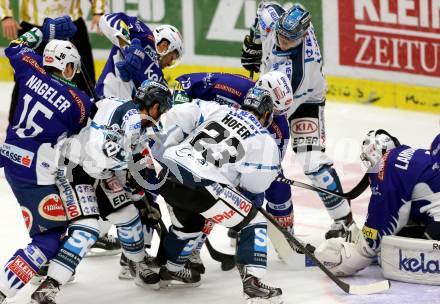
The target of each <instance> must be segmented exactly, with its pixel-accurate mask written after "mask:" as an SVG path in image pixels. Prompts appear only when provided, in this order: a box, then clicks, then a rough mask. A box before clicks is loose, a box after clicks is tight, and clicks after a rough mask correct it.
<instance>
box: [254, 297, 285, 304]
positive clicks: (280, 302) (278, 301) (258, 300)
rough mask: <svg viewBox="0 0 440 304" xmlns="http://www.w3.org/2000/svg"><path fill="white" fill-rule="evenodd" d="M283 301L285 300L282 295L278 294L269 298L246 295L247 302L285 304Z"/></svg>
mask: <svg viewBox="0 0 440 304" xmlns="http://www.w3.org/2000/svg"><path fill="white" fill-rule="evenodd" d="M283 303H284V301H283V299H282V297H281V296H276V297H273V298H269V299H264V298H248V297H246V304H283Z"/></svg>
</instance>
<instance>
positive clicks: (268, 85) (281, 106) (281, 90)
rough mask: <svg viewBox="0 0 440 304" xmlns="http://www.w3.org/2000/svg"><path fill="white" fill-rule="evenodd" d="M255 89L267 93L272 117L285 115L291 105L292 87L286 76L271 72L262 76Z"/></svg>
mask: <svg viewBox="0 0 440 304" xmlns="http://www.w3.org/2000/svg"><path fill="white" fill-rule="evenodd" d="M255 87H259V88H262V89H265V90H267V91H269V93H270V96H271V98H272V101H273V106H274V110H273V112H274V115H283V114H285V113H286V112H287V111H288V110H289V108H290V107H291V106H292V104H293V92H292V85H291V84H290V80H289V78H288V77H287V75H286V74H284V73H282V72H280V71H271V72H269V73H266V74H264V75H262V76H261V77H260V79H258V81H257V83H256V84H255Z"/></svg>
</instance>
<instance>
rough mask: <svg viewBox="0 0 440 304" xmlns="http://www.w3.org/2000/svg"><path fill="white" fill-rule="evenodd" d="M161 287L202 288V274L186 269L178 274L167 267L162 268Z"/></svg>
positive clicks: (160, 273)
mask: <svg viewBox="0 0 440 304" xmlns="http://www.w3.org/2000/svg"><path fill="white" fill-rule="evenodd" d="M159 275H160V286H161V287H164V288H179V287H197V286H200V284H201V282H200V273H198V272H197V271H195V270H193V269H189V268H187V267H184V268H183V269H182V270H180V271H178V272H173V271H170V270H168V269H167V268H166V267H165V266H163V267H161V268H160V272H159Z"/></svg>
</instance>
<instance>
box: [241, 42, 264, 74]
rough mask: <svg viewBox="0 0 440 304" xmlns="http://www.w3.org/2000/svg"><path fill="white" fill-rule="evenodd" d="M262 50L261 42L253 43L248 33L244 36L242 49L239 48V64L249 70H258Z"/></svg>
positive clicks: (256, 71)
mask: <svg viewBox="0 0 440 304" xmlns="http://www.w3.org/2000/svg"><path fill="white" fill-rule="evenodd" d="M262 56H263V50H262V46H261V44H258V43H254V42H253V41H252V40H251V37H250V36H249V35H246V37H244V41H243V49H242V50H241V65H242V66H243V67H244V68H245V69H246V70H248V71H249V72H255V73H258V72H259V71H260V65H261V57H262Z"/></svg>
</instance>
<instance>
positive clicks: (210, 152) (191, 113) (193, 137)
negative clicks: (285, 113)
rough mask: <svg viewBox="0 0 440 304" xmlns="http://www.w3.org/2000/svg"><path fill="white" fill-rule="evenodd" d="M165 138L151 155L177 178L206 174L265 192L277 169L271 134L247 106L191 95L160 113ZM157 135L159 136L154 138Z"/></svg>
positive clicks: (205, 176)
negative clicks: (232, 106) (237, 107)
mask: <svg viewBox="0 0 440 304" xmlns="http://www.w3.org/2000/svg"><path fill="white" fill-rule="evenodd" d="M161 122H162V125H163V127H164V128H163V130H162V132H161V133H160V134H159V137H161V136H163V138H164V140H163V141H162V142H161V143H157V144H155V145H154V146H153V148H152V153H153V156H154V157H155V158H156V159H157V160H158V161H159V162H161V163H162V164H165V165H166V166H167V167H168V169H170V170H171V172H173V174H174V175H175V176H176V177H177V178H178V179H179V177H182V179H185V177H183V176H179V174H180V173H181V172H182V170H181V169H182V168H183V171H185V172H190V173H191V174H192V178H193V179H194V180H193V181H190V182H197V181H204V180H210V181H214V182H218V183H221V184H226V185H229V186H232V187H237V186H239V187H241V188H243V189H245V190H247V191H250V192H253V193H261V192H264V191H265V190H266V189H267V188H268V187H269V185H270V184H271V183H272V181H273V180H274V179H275V177H276V176H277V175H278V172H279V169H280V156H279V151H278V148H277V145H276V143H275V141H274V139H273V138H272V137H271V136H270V135H269V133H268V132H267V130H266V129H265V128H264V127H262V126H261V124H260V123H259V122H258V120H257V118H256V117H255V116H253V115H252V114H250V113H249V112H246V111H243V110H239V109H232V108H230V107H227V106H222V105H219V104H217V103H214V102H208V101H202V100H195V101H193V102H191V103H186V104H180V105H177V106H175V107H173V108H172V109H171V110H170V111H168V112H167V113H165V114H163V115H162V117H161ZM159 141H160V140H159Z"/></svg>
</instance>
